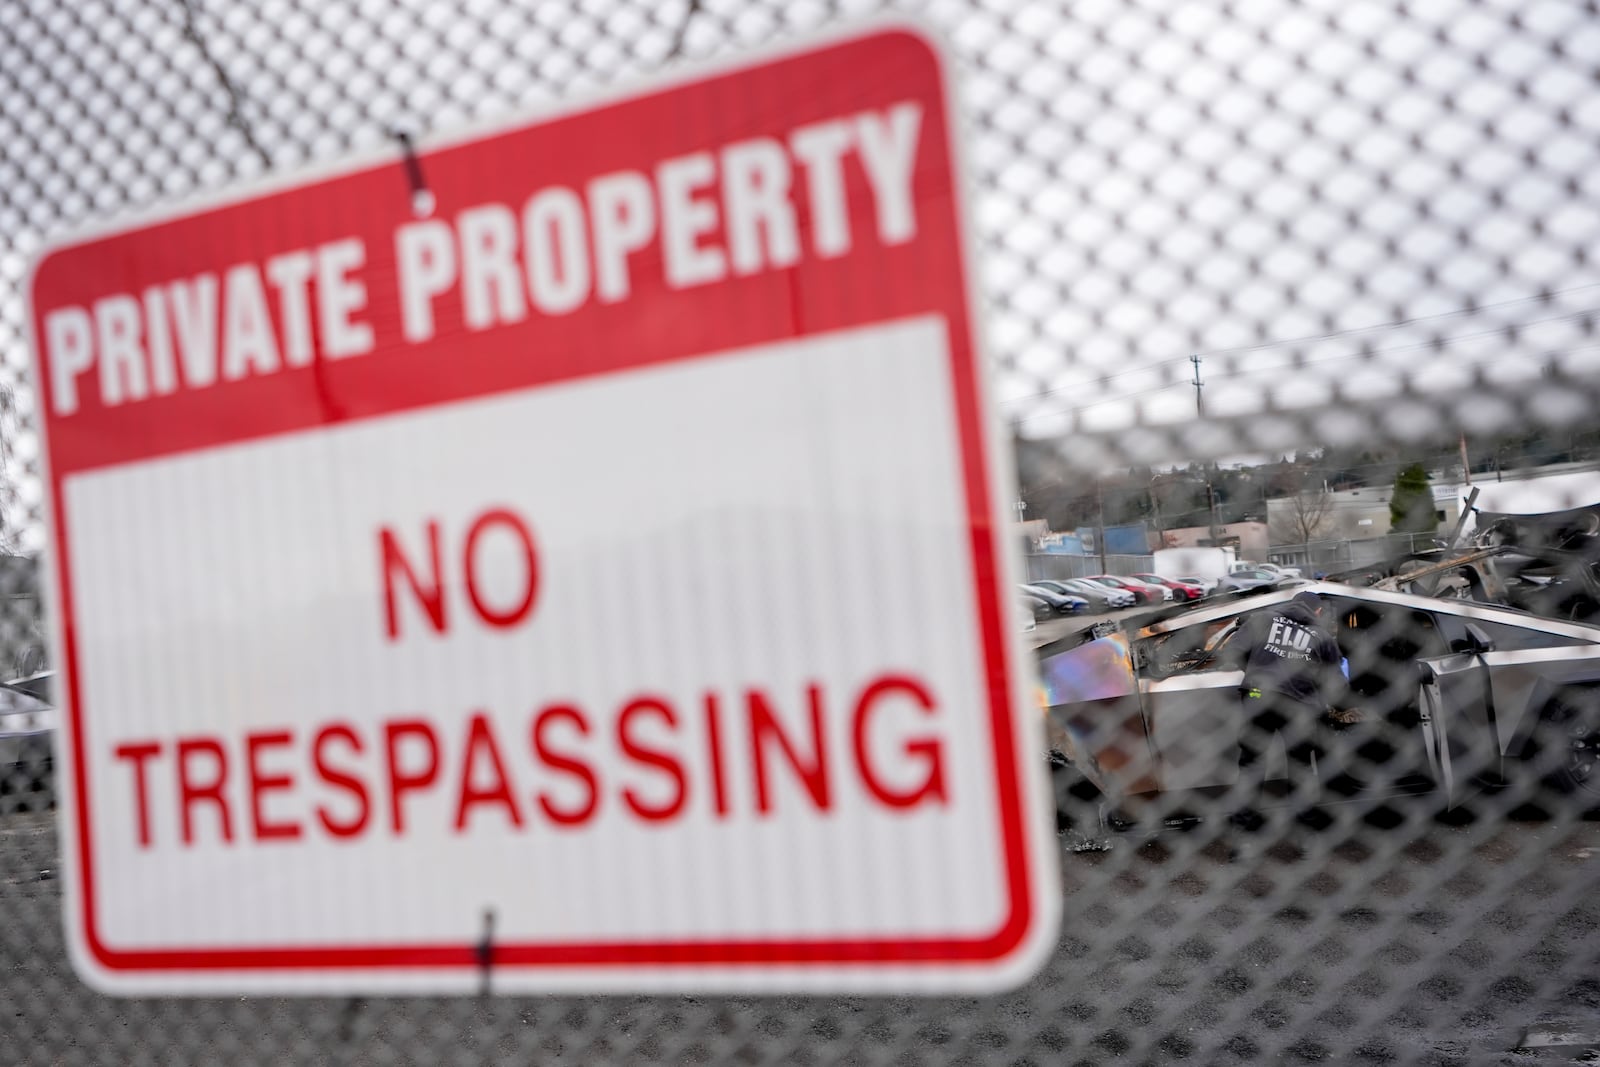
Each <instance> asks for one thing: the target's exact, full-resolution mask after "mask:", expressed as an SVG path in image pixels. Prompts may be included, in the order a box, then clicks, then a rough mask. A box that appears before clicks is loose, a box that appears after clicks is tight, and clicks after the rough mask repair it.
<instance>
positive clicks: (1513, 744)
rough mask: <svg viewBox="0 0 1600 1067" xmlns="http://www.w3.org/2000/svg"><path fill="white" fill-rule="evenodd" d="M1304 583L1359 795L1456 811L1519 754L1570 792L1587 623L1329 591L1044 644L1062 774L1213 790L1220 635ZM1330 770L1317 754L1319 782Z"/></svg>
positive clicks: (1239, 667)
mask: <svg viewBox="0 0 1600 1067" xmlns="http://www.w3.org/2000/svg"><path fill="white" fill-rule="evenodd" d="M1306 590H1310V591H1312V592H1314V593H1316V594H1317V595H1318V596H1320V597H1322V598H1323V600H1324V601H1325V602H1327V603H1328V604H1329V606H1330V607H1331V608H1332V610H1331V611H1330V612H1329V613H1328V625H1329V627H1330V629H1332V630H1333V632H1334V634H1335V637H1336V639H1337V641H1338V644H1339V647H1340V652H1341V654H1342V655H1343V656H1344V658H1345V673H1346V674H1347V677H1348V678H1349V684H1350V692H1351V694H1352V700H1353V702H1354V705H1355V707H1354V709H1352V712H1351V714H1350V716H1349V720H1348V721H1349V725H1348V726H1343V725H1342V726H1340V740H1341V751H1342V752H1344V753H1346V754H1354V755H1353V756H1352V757H1350V758H1351V760H1352V764H1356V763H1358V764H1359V767H1360V769H1361V772H1362V773H1361V775H1360V776H1361V777H1362V778H1363V787H1364V788H1368V789H1372V790H1377V791H1404V792H1412V791H1415V790H1416V789H1418V788H1421V787H1422V786H1423V785H1437V786H1440V787H1442V788H1443V789H1445V790H1446V793H1447V797H1448V798H1449V800H1450V801H1451V802H1456V801H1459V799H1461V798H1462V797H1463V796H1465V795H1466V793H1467V792H1469V791H1470V790H1472V789H1475V788H1479V787H1481V786H1483V785H1484V784H1487V783H1492V782H1503V781H1504V780H1506V778H1507V777H1508V776H1509V775H1510V773H1511V768H1512V767H1513V766H1514V765H1517V764H1519V763H1521V762H1524V761H1528V760H1530V758H1531V757H1533V756H1539V757H1540V772H1541V774H1543V772H1544V771H1545V770H1547V769H1548V767H1547V766H1546V765H1550V766H1554V767H1556V771H1558V772H1559V773H1558V774H1557V777H1558V778H1561V777H1562V776H1563V775H1564V780H1565V781H1566V782H1567V783H1568V786H1569V788H1570V790H1572V791H1576V790H1579V789H1582V788H1585V785H1584V779H1585V776H1586V774H1587V773H1588V772H1587V771H1586V769H1585V768H1586V766H1588V764H1592V763H1593V752H1594V751H1595V748H1594V745H1595V743H1596V741H1595V740H1594V739H1593V738H1592V737H1591V735H1593V734H1600V722H1597V721H1596V716H1595V715H1594V713H1593V707H1592V705H1593V703H1594V700H1593V699H1591V695H1595V696H1600V627H1595V626H1590V625H1587V624H1583V623H1571V622H1560V621H1556V620H1550V619H1544V618H1539V617H1536V616H1532V615H1528V614H1525V613H1522V612H1518V611H1514V610H1511V609H1507V608H1502V607H1495V606H1489V605H1481V604H1474V603H1469V602H1465V601H1459V600H1437V599H1432V598H1428V597H1421V596H1415V595H1412V594H1408V593H1401V592H1393V591H1384V590H1377V589H1363V588H1354V587H1350V586H1344V585H1338V584H1332V583H1301V584H1297V585H1294V586H1288V587H1285V588H1282V589H1277V590H1271V591H1266V592H1263V593H1260V594H1257V595H1255V596H1252V597H1246V598H1242V599H1234V600H1231V601H1228V602H1224V603H1218V604H1205V605H1201V606H1197V607H1194V608H1190V609H1187V610H1178V611H1170V612H1164V613H1158V614H1155V615H1149V616H1145V617H1143V618H1136V619H1131V620H1126V626H1127V628H1126V629H1125V630H1124V631H1123V632H1119V633H1110V632H1106V631H1105V630H1104V629H1102V630H1101V631H1100V632H1098V633H1095V634H1090V635H1089V638H1088V639H1087V640H1085V641H1083V643H1081V644H1079V645H1077V646H1076V647H1065V646H1064V643H1057V644H1055V645H1052V646H1047V647H1046V648H1044V649H1042V650H1041V659H1040V670H1041V676H1042V679H1043V684H1044V700H1045V702H1046V704H1047V706H1048V712H1047V714H1048V716H1049V719H1050V723H1051V736H1052V738H1057V737H1061V736H1066V737H1068V738H1070V743H1071V746H1072V748H1073V749H1074V751H1076V752H1077V753H1078V754H1079V758H1078V759H1077V760H1074V761H1073V763H1074V766H1076V767H1078V769H1079V770H1081V771H1082V772H1083V773H1084V774H1085V775H1086V776H1087V777H1089V778H1090V779H1091V781H1093V782H1094V784H1095V786H1096V787H1098V788H1099V789H1100V790H1101V792H1103V793H1105V794H1106V795H1107V796H1109V797H1111V798H1112V799H1114V800H1118V801H1122V800H1127V799H1130V798H1136V797H1140V796H1149V795H1152V794H1157V793H1168V792H1174V791H1181V790H1215V791H1220V790H1225V789H1227V788H1228V787H1230V786H1231V785H1232V783H1233V782H1234V781H1235V780H1236V779H1237V777H1238V767H1237V761H1238V751H1239V738H1240V732H1241V729H1242V726H1243V714H1242V710H1241V706H1240V703H1239V697H1238V690H1239V685H1240V683H1241V681H1242V678H1243V657H1244V652H1245V650H1244V649H1243V648H1242V647H1240V645H1242V641H1237V642H1236V641H1235V638H1236V637H1238V635H1239V634H1240V632H1241V627H1242V624H1243V621H1244V620H1245V619H1246V618H1247V617H1248V616H1249V615H1251V614H1252V613H1254V612H1256V611H1260V610H1263V609H1271V608H1273V607H1275V606H1277V605H1280V604H1282V603H1284V602H1286V601H1288V600H1289V599H1291V598H1292V597H1293V596H1294V595H1295V594H1296V593H1299V592H1303V591H1306ZM1558 719H1559V722H1558ZM1069 758H1070V756H1069ZM1586 761H1587V763H1586ZM1091 764H1092V766H1091ZM1338 769H1340V768H1338V766H1337V765H1336V764H1334V763H1333V762H1332V761H1330V764H1329V766H1328V767H1326V768H1319V776H1327V775H1329V774H1331V773H1333V772H1334V771H1336V770H1338ZM1545 776H1546V777H1548V775H1545ZM1595 777H1596V779H1597V780H1600V771H1597V772H1596V773H1595Z"/></svg>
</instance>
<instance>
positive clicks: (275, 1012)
mask: <svg viewBox="0 0 1600 1067" xmlns="http://www.w3.org/2000/svg"><path fill="white" fill-rule="evenodd" d="M1299 833H1301V831H1299V830H1298V829H1291V830H1287V831H1285V832H1284V835H1283V836H1281V837H1277V838H1271V837H1269V838H1266V839H1261V840H1259V841H1257V839H1254V838H1252V839H1251V841H1253V842H1255V844H1254V847H1253V848H1250V849H1247V850H1246V852H1245V854H1244V855H1243V856H1238V857H1235V856H1232V855H1230V851H1231V848H1232V843H1234V839H1232V838H1230V837H1229V836H1228V835H1227V833H1225V832H1222V831H1220V830H1219V829H1218V828H1216V827H1210V828H1208V827H1206V826H1204V825H1202V826H1199V827H1193V828H1190V829H1188V830H1185V831H1173V832H1166V833H1162V834H1159V835H1156V836H1154V837H1149V838H1138V837H1119V838H1113V839H1112V840H1111V841H1110V843H1109V848H1107V849H1105V850H1104V851H1093V852H1076V851H1072V848H1071V843H1070V842H1069V841H1068V840H1067V839H1062V848H1061V852H1060V865H1061V880H1062V887H1063V891H1064V893H1065V898H1066V915H1065V921H1064V923H1063V927H1062V931H1061V936H1060V940H1059V943H1058V945H1057V948H1056V951H1055V954H1054V956H1053V957H1052V958H1051V959H1050V961H1049V962H1048V963H1047V964H1046V966H1045V967H1044V969H1043V971H1042V972H1041V973H1040V974H1039V976H1038V977H1036V978H1035V979H1034V980H1033V981H1031V982H1029V983H1028V984H1027V985H1025V986H1023V987H1022V988H1021V989H1019V990H1017V991H1015V992H1012V993H1009V994H1005V995H1002V996H996V997H988V998H970V997H968V998H935V999H910V998H862V997H851V998H822V997H771V998H707V997H610V998H596V997H589V998H576V997H565V998H564V997H550V998H504V999H502V998H459V999H452V1000H435V999H421V998H397V999H372V1000H361V999H332V998H308V999H283V998H259V999H257V998H252V999H245V998H238V997H227V998H215V999H203V998H202V999H187V1000H158V999H111V998H106V997H102V996H99V995H97V994H94V993H92V992H90V991H89V990H87V989H86V988H85V987H84V986H83V985H82V984H81V983H80V982H79V981H78V980H77V978H76V977H75V976H74V974H73V973H72V971H71V969H70V967H69V965H68V962H67V960H66V958H65V955H64V951H63V945H62V941H61V929H60V918H59V909H60V889H61V882H60V880H59V878H58V877H57V864H58V849H57V838H56V833H55V827H54V821H53V818H52V817H51V816H50V815H48V814H45V815H38V814H29V815H10V816H6V817H5V818H3V819H0V917H3V918H0V1062H3V1063H6V1064H51V1065H57V1064H100V1063H104V1064H113V1063H114V1064H122V1063H149V1064H190V1063H192V1064H208V1065H211V1064H222V1063H227V1064H240V1063H260V1064H394V1063H407V1064H409V1063H419V1064H421V1063H446V1062H448V1063H472V1064H477V1063H502V1062H505V1063H519V1064H532V1063H583V1064H591V1063H741V1064H744V1063H802V1064H803V1063H815V1064H833V1063H861V1064H867V1063H874V1064H877V1063H882V1064H889V1063H896V1064H898V1063H1033V1064H1046V1063H1049V1064H1056V1063H1083V1064H1100V1063H1113V1062H1115V1063H1122V1062H1129V1063H1145V1062H1148V1063H1169V1062H1182V1063H1196V1064H1210V1063H1251V1064H1276V1063H1346V1062H1348V1063H1365V1064H1390V1063H1392V1064H1437V1065H1444V1064H1469V1063H1470V1064H1476V1063H1492V1064H1507V1065H1512V1064H1515V1065H1529V1064H1534V1065H1544V1064H1558V1063H1559V1064H1567V1063H1578V1062H1596V1060H1597V1059H1600V893H1597V892H1596V889H1597V888H1600V826H1597V825H1596V824H1592V823H1573V824H1564V825H1552V824H1514V823H1498V822H1492V821H1488V820H1485V821H1483V822H1480V823H1479V824H1477V825H1474V826H1468V827H1446V826H1441V825H1437V824H1434V823H1432V822H1430V821H1428V820H1426V819H1423V820H1420V821H1418V822H1416V823H1413V824H1408V825H1407V826H1405V827H1402V828H1401V829H1399V830H1395V831H1390V832H1387V833H1382V834H1378V833H1374V832H1372V831H1370V830H1369V829H1367V828H1362V827H1359V826H1358V827H1357V828H1356V829H1355V831H1353V833H1352V834H1351V835H1350V836H1342V835H1341V834H1340V833H1331V834H1330V833H1324V834H1319V835H1309V836H1304V837H1298V836H1296V835H1297V834H1299ZM330 891H336V888H334V887H330ZM1552 1042H1560V1043H1552Z"/></svg>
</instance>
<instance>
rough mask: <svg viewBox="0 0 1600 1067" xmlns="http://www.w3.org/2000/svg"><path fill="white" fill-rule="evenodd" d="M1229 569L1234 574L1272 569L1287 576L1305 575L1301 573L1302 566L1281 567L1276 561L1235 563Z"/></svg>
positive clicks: (1299, 576)
mask: <svg viewBox="0 0 1600 1067" xmlns="http://www.w3.org/2000/svg"><path fill="white" fill-rule="evenodd" d="M1228 570H1229V572H1230V573H1232V574H1238V573H1240V572H1241V571H1257V570H1259V571H1271V572H1272V573H1273V574H1278V575H1282V576H1283V577H1285V578H1304V577H1305V575H1303V574H1301V573H1300V568H1299V567H1280V566H1279V565H1278V564H1276V563H1249V562H1241V563H1235V564H1234V565H1233V566H1232V567H1229V568H1228Z"/></svg>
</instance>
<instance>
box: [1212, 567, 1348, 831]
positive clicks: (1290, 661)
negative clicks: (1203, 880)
mask: <svg viewBox="0 0 1600 1067" xmlns="http://www.w3.org/2000/svg"><path fill="white" fill-rule="evenodd" d="M1325 611H1326V604H1324V602H1323V600H1322V598H1321V597H1319V596H1317V594H1315V593H1312V592H1303V593H1299V594H1296V596H1295V597H1294V599H1293V600H1291V601H1289V602H1288V603H1287V604H1283V605H1280V606H1279V607H1276V608H1273V609H1270V610H1265V611H1259V612H1256V613H1255V614H1254V615H1251V616H1250V617H1249V618H1247V619H1246V620H1245V630H1244V632H1243V633H1242V634H1241V637H1242V638H1243V639H1244V641H1243V647H1244V649H1245V650H1246V652H1247V659H1246V660H1245V668H1244V680H1243V682H1242V683H1241V684H1240V688H1239V699H1240V704H1241V710H1242V712H1243V717H1244V722H1243V729H1242V730H1241V732H1240V736H1239V782H1238V785H1237V786H1236V789H1238V790H1239V791H1241V792H1243V793H1244V795H1245V796H1246V797H1247V798H1249V799H1248V801H1247V802H1248V803H1249V804H1250V805H1251V806H1249V807H1246V808H1244V809H1243V810H1241V811H1239V812H1238V813H1237V814H1236V815H1235V816H1234V821H1235V822H1236V823H1237V824H1239V825H1241V826H1243V827H1245V828H1246V829H1255V828H1257V827H1259V826H1260V825H1261V816H1260V814H1259V812H1257V811H1256V810H1255V807H1254V805H1255V804H1256V803H1258V802H1259V800H1260V796H1261V788H1262V785H1263V780H1264V778H1265V776H1266V760H1265V757H1266V754H1267V749H1268V748H1269V747H1270V746H1271V744H1272V741H1273V739H1274V738H1275V737H1276V736H1278V735H1279V734H1281V735H1282V736H1283V740H1284V748H1285V750H1286V751H1287V753H1288V756H1289V778H1290V782H1291V784H1292V785H1293V786H1294V788H1295V791H1296V792H1298V793H1300V794H1302V795H1306V794H1310V796H1311V797H1313V798H1314V797H1315V796H1316V795H1317V793H1318V787H1317V782H1316V780H1315V775H1314V773H1313V769H1312V768H1313V766H1314V763H1315V761H1316V759H1317V758H1318V757H1320V756H1324V755H1325V754H1326V752H1327V749H1326V747H1325V746H1324V745H1323V744H1322V735H1323V731H1324V729H1325V725H1324V723H1325V719H1326V717H1327V716H1328V714H1329V713H1330V712H1332V711H1333V710H1334V709H1336V708H1340V707H1343V706H1344V704H1345V702H1346V700H1347V699H1348V694H1349V687H1348V683H1347V682H1346V680H1345V676H1344V672H1343V670H1342V668H1341V662H1342V660H1343V656H1342V655H1341V654H1340V652H1339V643H1338V641H1336V640H1335V639H1334V636H1333V634H1332V633H1331V632H1330V631H1329V630H1328V628H1327V627H1326V626H1325V625H1324V624H1323V621H1322V619H1323V615H1324V613H1325Z"/></svg>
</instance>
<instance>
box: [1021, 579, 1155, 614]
mask: <svg viewBox="0 0 1600 1067" xmlns="http://www.w3.org/2000/svg"><path fill="white" fill-rule="evenodd" d="M1031 584H1033V585H1037V586H1040V587H1042V588H1044V589H1049V590H1052V591H1054V592H1057V593H1060V594H1061V595H1062V596H1076V597H1082V598H1083V599H1084V600H1087V601H1088V602H1089V610H1090V611H1093V612H1107V611H1114V610H1116V609H1118V608H1131V607H1133V605H1134V604H1135V603H1136V601H1135V600H1134V596H1133V594H1132V593H1130V592H1128V591H1126V590H1124V589H1112V588H1110V587H1109V586H1103V585H1095V584H1094V583H1093V582H1086V581H1084V580H1083V579H1081V578H1078V579H1065V580H1062V579H1055V578H1047V579H1041V580H1040V581H1037V582H1033V583H1031Z"/></svg>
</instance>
